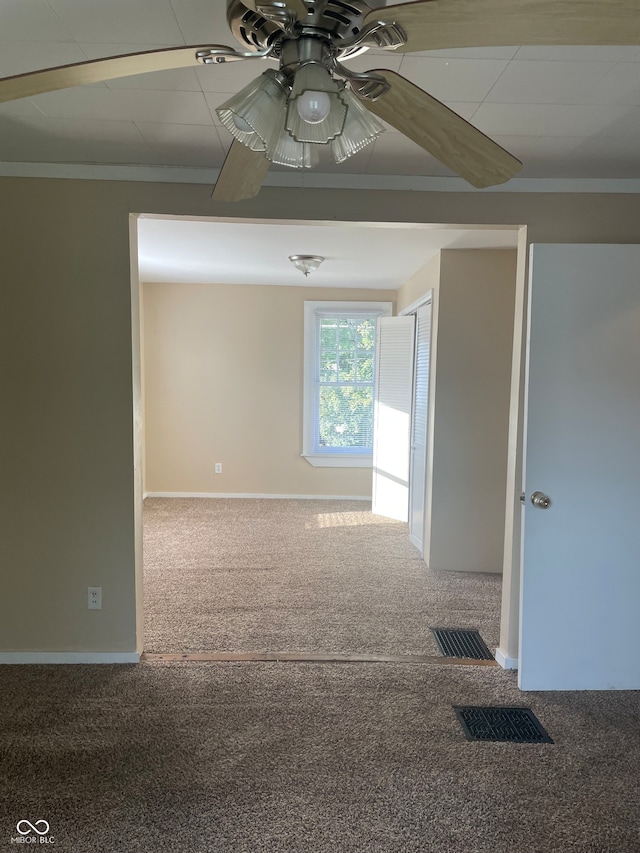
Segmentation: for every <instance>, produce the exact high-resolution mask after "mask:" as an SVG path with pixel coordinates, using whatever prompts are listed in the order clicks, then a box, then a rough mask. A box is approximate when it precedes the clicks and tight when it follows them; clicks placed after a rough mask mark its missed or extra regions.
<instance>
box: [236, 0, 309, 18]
mask: <svg viewBox="0 0 640 853" xmlns="http://www.w3.org/2000/svg"><path fill="white" fill-rule="evenodd" d="M242 2H243V4H244V5H245V6H246V7H247V8H248V9H252V10H253V11H254V12H262V13H263V14H265V15H268V13H269V7H271V8H272V9H273V10H276V11H277V9H278V7H280V8H282V7H283V6H286V8H287V9H288V10H289V11H290V12H293V14H294V15H295V16H296V20H298V21H305V20H306V19H307V16H308V14H309V11H308V9H307V7H306V6H305V4H304V2H303V0H242Z"/></svg>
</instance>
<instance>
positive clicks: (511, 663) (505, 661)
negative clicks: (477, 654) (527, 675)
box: [495, 649, 518, 669]
mask: <svg viewBox="0 0 640 853" xmlns="http://www.w3.org/2000/svg"><path fill="white" fill-rule="evenodd" d="M495 658H496V661H497V662H498V664H499V665H500V666H501V667H502V668H503V669H517V668H518V658H510V657H508V655H505V653H504V652H503V651H502V649H496V654H495Z"/></svg>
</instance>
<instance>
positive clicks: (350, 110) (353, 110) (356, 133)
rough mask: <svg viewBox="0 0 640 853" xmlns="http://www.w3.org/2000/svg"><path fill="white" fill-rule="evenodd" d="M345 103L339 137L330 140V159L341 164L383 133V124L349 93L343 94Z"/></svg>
mask: <svg viewBox="0 0 640 853" xmlns="http://www.w3.org/2000/svg"><path fill="white" fill-rule="evenodd" d="M342 97H343V98H344V99H345V101H346V102H347V119H346V121H345V123H344V129H343V131H342V133H341V134H340V135H339V136H336V138H335V139H332V140H331V143H330V145H331V158H332V160H333V161H334V162H335V163H342V162H343V160H346V159H347V158H348V157H351V156H352V155H353V154H357V152H358V151H361V150H362V149H363V148H364V147H365V146H367V145H369V143H370V142H373V141H374V140H375V139H377V137H378V136H380V134H381V133H383V131H384V124H383V123H382V122H381V121H380V119H379V118H378V117H377V116H375V115H374V114H373V113H371V112H369V110H368V109H367V108H366V107H363V106H362V104H361V103H360V100H359V98H356V97H355V95H352V94H351V92H347V91H345V92H343V95H342Z"/></svg>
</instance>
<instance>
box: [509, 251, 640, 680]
mask: <svg viewBox="0 0 640 853" xmlns="http://www.w3.org/2000/svg"><path fill="white" fill-rule="evenodd" d="M529 322H530V330H529V348H528V394H527V406H526V415H525V424H526V427H525V429H526V437H525V503H524V506H523V512H524V519H523V521H524V538H523V566H522V589H521V613H520V632H521V635H520V674H519V684H520V687H521V688H522V689H523V690H565V689H568V690H571V689H575V690H580V689H595V690H597V689H623V688H628V689H634V688H640V655H639V654H638V649H639V648H640V246H611V245H606V246H603V245H537V246H533V247H532V253H531V268H530V315H529ZM535 492H541V493H543V494H544V495H547V496H548V497H549V498H550V500H551V505H550V506H549V507H548V508H546V509H544V508H538V507H536V506H534V505H533V504H532V501H531V496H532V494H533V493H535ZM541 502H542V504H544V498H542V499H541Z"/></svg>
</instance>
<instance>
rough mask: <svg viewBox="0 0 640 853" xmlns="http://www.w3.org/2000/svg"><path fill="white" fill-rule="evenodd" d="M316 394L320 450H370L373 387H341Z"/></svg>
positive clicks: (324, 389) (323, 388)
mask: <svg viewBox="0 0 640 853" xmlns="http://www.w3.org/2000/svg"><path fill="white" fill-rule="evenodd" d="M319 391H320V399H319V412H318V414H319V425H318V426H319V445H320V447H322V448H328V447H336V448H340V447H356V448H362V449H366V448H370V447H372V444H373V388H372V387H371V386H360V387H358V386H353V385H341V386H337V387H333V388H331V387H327V386H324V387H321V388H320V389H319Z"/></svg>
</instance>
